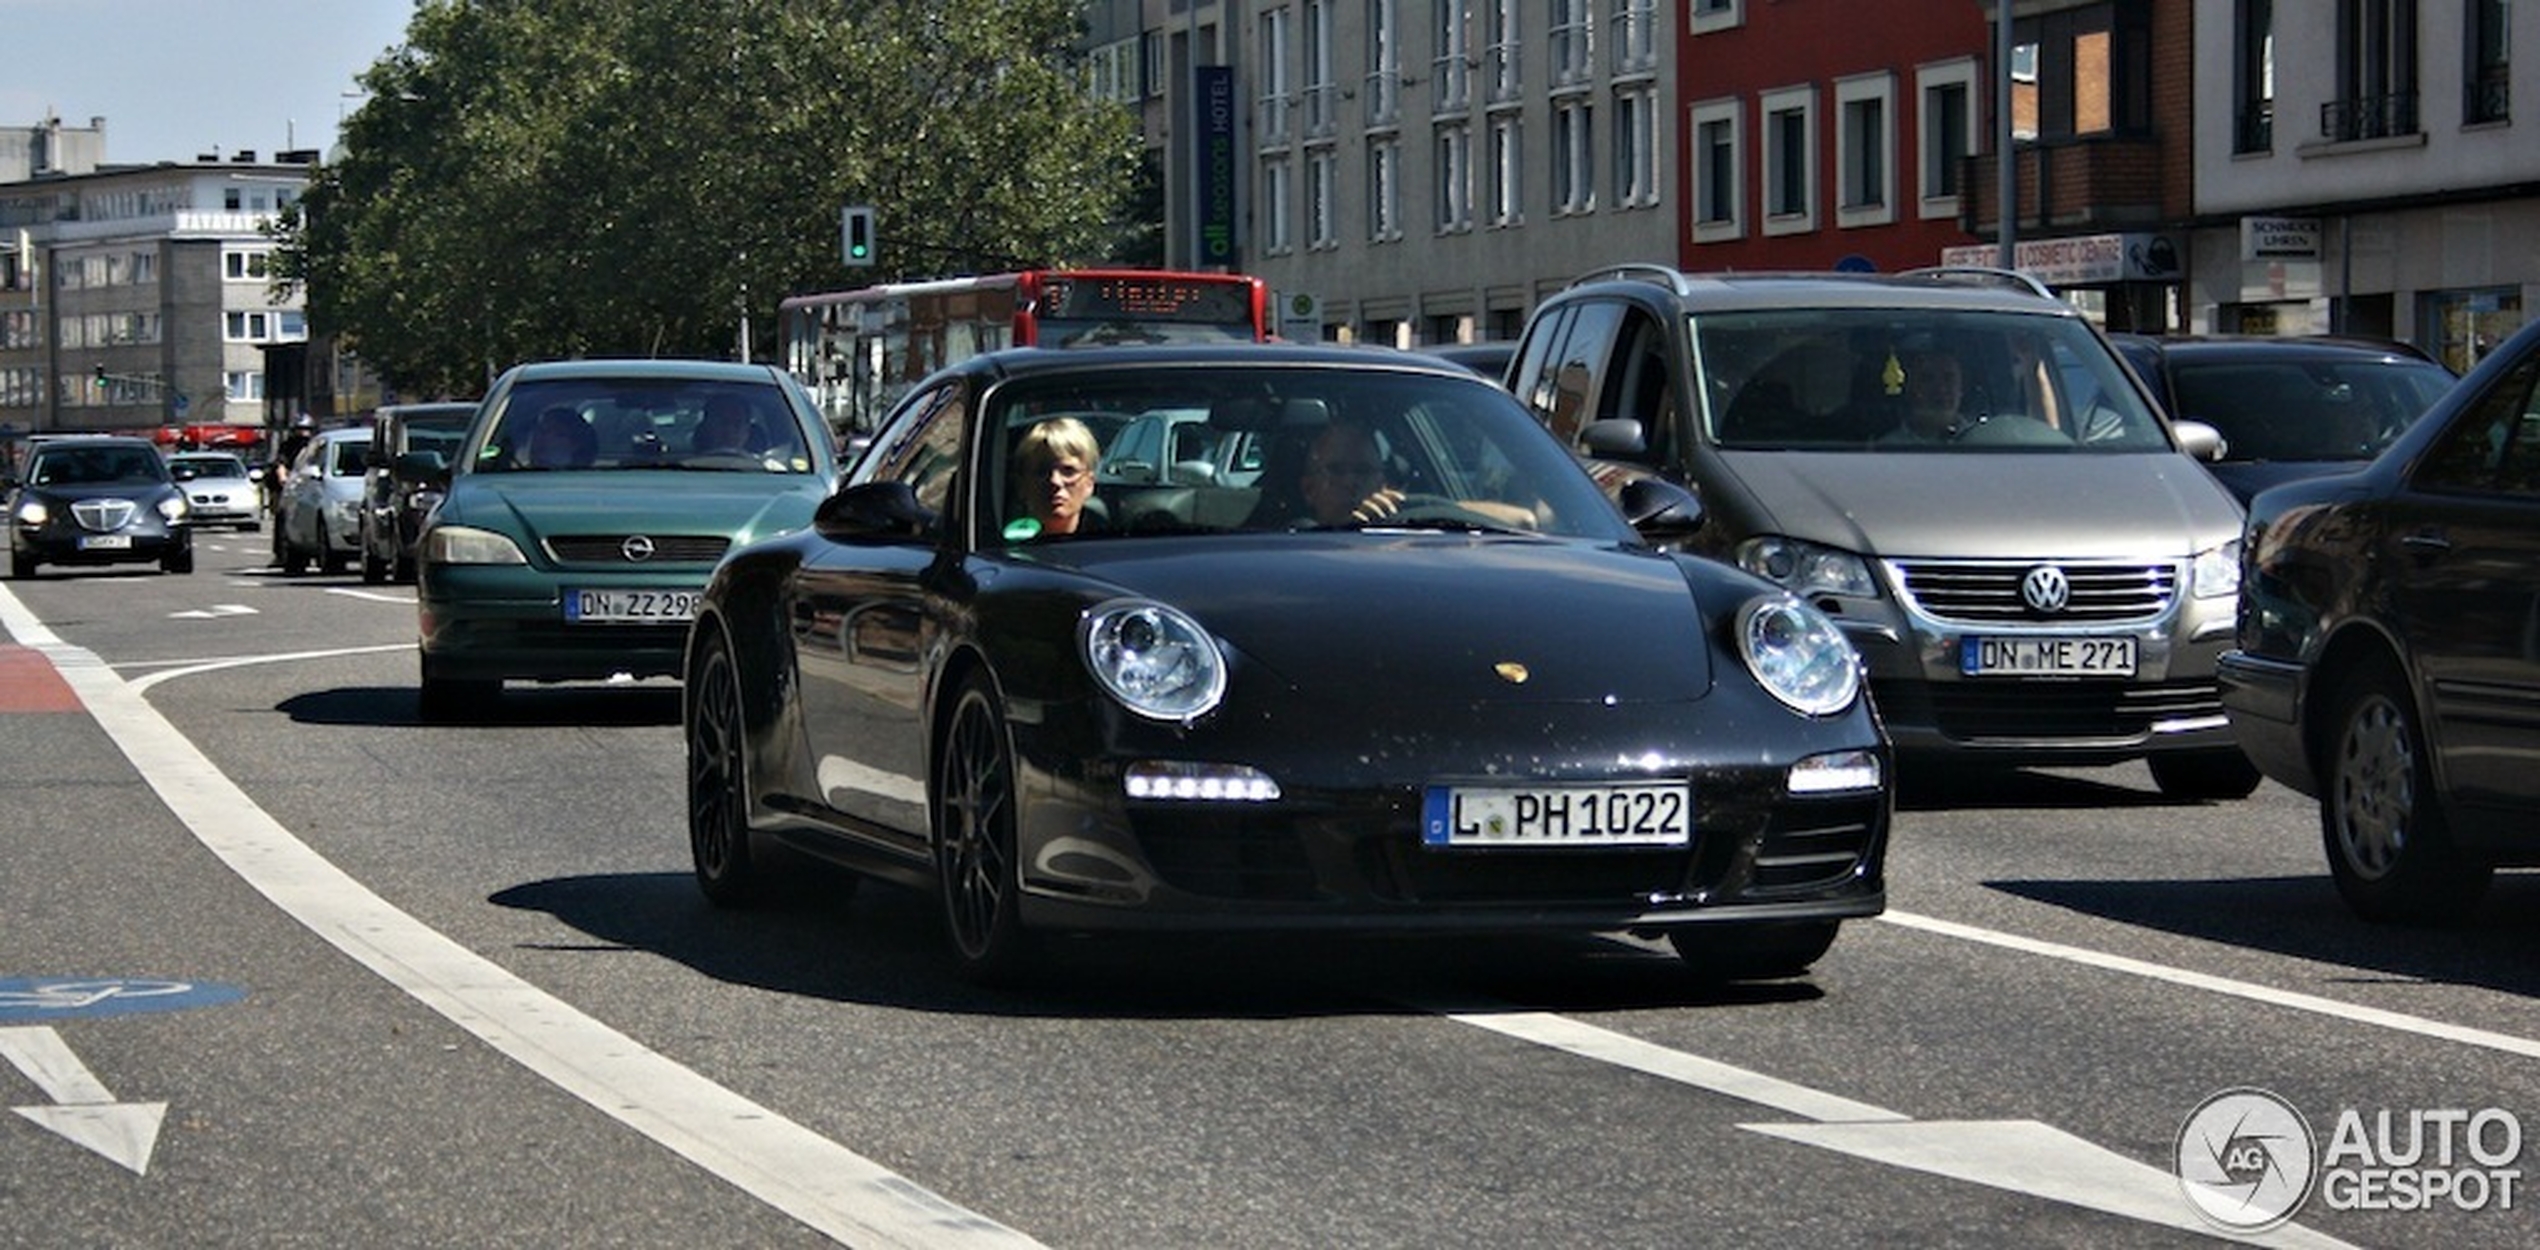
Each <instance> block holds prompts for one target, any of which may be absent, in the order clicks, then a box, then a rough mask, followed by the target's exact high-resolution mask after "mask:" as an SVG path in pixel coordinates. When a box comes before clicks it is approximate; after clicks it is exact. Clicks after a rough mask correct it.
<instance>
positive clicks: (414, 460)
mask: <svg viewBox="0 0 2540 1250" xmlns="http://www.w3.org/2000/svg"><path fill="white" fill-rule="evenodd" d="M388 473H389V476H391V477H394V478H396V479H397V480H398V481H400V482H404V483H406V484H408V485H410V486H437V487H441V488H444V489H447V488H448V487H449V485H450V462H449V461H447V460H444V459H442V458H441V453H440V452H437V451H409V452H406V453H404V454H402V455H399V456H398V457H396V458H395V459H393V460H391V461H389V462H388Z"/></svg>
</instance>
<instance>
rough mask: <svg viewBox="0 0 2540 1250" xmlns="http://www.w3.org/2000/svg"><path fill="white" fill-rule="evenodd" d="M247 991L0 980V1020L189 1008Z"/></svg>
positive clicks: (126, 982)
mask: <svg viewBox="0 0 2540 1250" xmlns="http://www.w3.org/2000/svg"><path fill="white" fill-rule="evenodd" d="M246 996H247V991H245V990H243V989H240V988H238V987H237V986H234V985H221V984H218V983H216V982H210V981H171V980H162V979H156V978H147V977H12V978H0V1024H23V1023H26V1022H27V1021H30V1020H75V1019H87V1018H93V1017H97V1016H126V1015H133V1014H136V1013H139V1012H145V1011H188V1010H191V1009H193V1008H196V1007H217V1006H219V1005H221V1004H223V1003H234V1002H237V1001H238V1000H239V999H242V998H245V997H246Z"/></svg>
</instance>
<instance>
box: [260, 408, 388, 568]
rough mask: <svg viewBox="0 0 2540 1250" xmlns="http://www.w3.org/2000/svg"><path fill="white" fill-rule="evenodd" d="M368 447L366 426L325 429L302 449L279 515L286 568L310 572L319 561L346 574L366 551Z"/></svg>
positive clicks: (277, 541) (277, 536)
mask: <svg viewBox="0 0 2540 1250" xmlns="http://www.w3.org/2000/svg"><path fill="white" fill-rule="evenodd" d="M369 449H370V427H369V426H366V425H365V426H357V427H350V428H346V429H340V430H321V431H319V432H318V434H317V436H316V437H314V438H311V439H310V440H309V445H308V446H306V447H304V448H301V449H300V455H299V457H298V458H297V459H295V460H293V461H292V462H291V475H290V476H289V477H287V478H285V479H284V480H283V483H282V509H281V515H280V516H278V517H277V518H275V520H274V545H275V546H276V547H277V548H278V549H279V550H280V551H281V554H282V571H283V572H285V573H288V574H293V575H297V574H300V573H304V572H307V571H308V567H309V564H310V562H311V561H315V562H316V563H317V565H318V567H319V568H320V569H322V570H323V571H325V572H328V573H341V572H343V571H344V569H345V566H347V565H349V564H351V563H352V562H353V559H354V558H355V557H356V556H359V555H360V554H361V551H362V482H363V464H362V459H363V455H362V453H364V452H366V451H368V450H369Z"/></svg>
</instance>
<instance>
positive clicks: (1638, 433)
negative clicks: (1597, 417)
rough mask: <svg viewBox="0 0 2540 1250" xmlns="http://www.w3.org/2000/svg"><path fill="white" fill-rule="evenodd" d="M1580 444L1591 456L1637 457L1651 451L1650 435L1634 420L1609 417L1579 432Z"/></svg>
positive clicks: (1590, 424)
mask: <svg viewBox="0 0 2540 1250" xmlns="http://www.w3.org/2000/svg"><path fill="white" fill-rule="evenodd" d="M1579 443H1580V445H1581V446H1584V447H1586V448H1587V449H1588V452H1589V454H1591V455H1598V456H1637V455H1640V454H1641V453H1643V452H1646V451H1648V450H1649V434H1648V432H1647V431H1645V430H1643V429H1642V428H1641V424H1640V422H1639V421H1638V420H1636V419H1634V418H1631V417H1607V418H1605V419H1604V420H1602V421H1590V422H1588V424H1587V428H1586V429H1584V430H1581V431H1579Z"/></svg>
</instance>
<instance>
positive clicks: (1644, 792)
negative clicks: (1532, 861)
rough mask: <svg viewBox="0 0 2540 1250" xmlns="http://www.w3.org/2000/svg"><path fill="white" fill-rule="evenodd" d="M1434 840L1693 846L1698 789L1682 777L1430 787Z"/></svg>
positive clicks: (1427, 821) (1426, 828) (1427, 831)
mask: <svg viewBox="0 0 2540 1250" xmlns="http://www.w3.org/2000/svg"><path fill="white" fill-rule="evenodd" d="M1420 840H1421V841H1423V842H1425V843H1427V844H1428V845H1430V846H1448V847H1467V846H1485V847H1501V846H1548V847H1563V848H1573V849H1574V848H1578V847H1588V846H1689V845H1691V844H1692V842H1693V790H1692V787H1690V786H1687V785H1686V784H1685V783H1683V782H1681V781H1662V782H1632V783H1626V784H1622V785H1612V786H1543V787H1526V788H1516V787H1498V786H1430V787H1429V788H1428V791H1427V793H1426V794H1425V795H1424V796H1423V798H1422V801H1421V813H1420Z"/></svg>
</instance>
